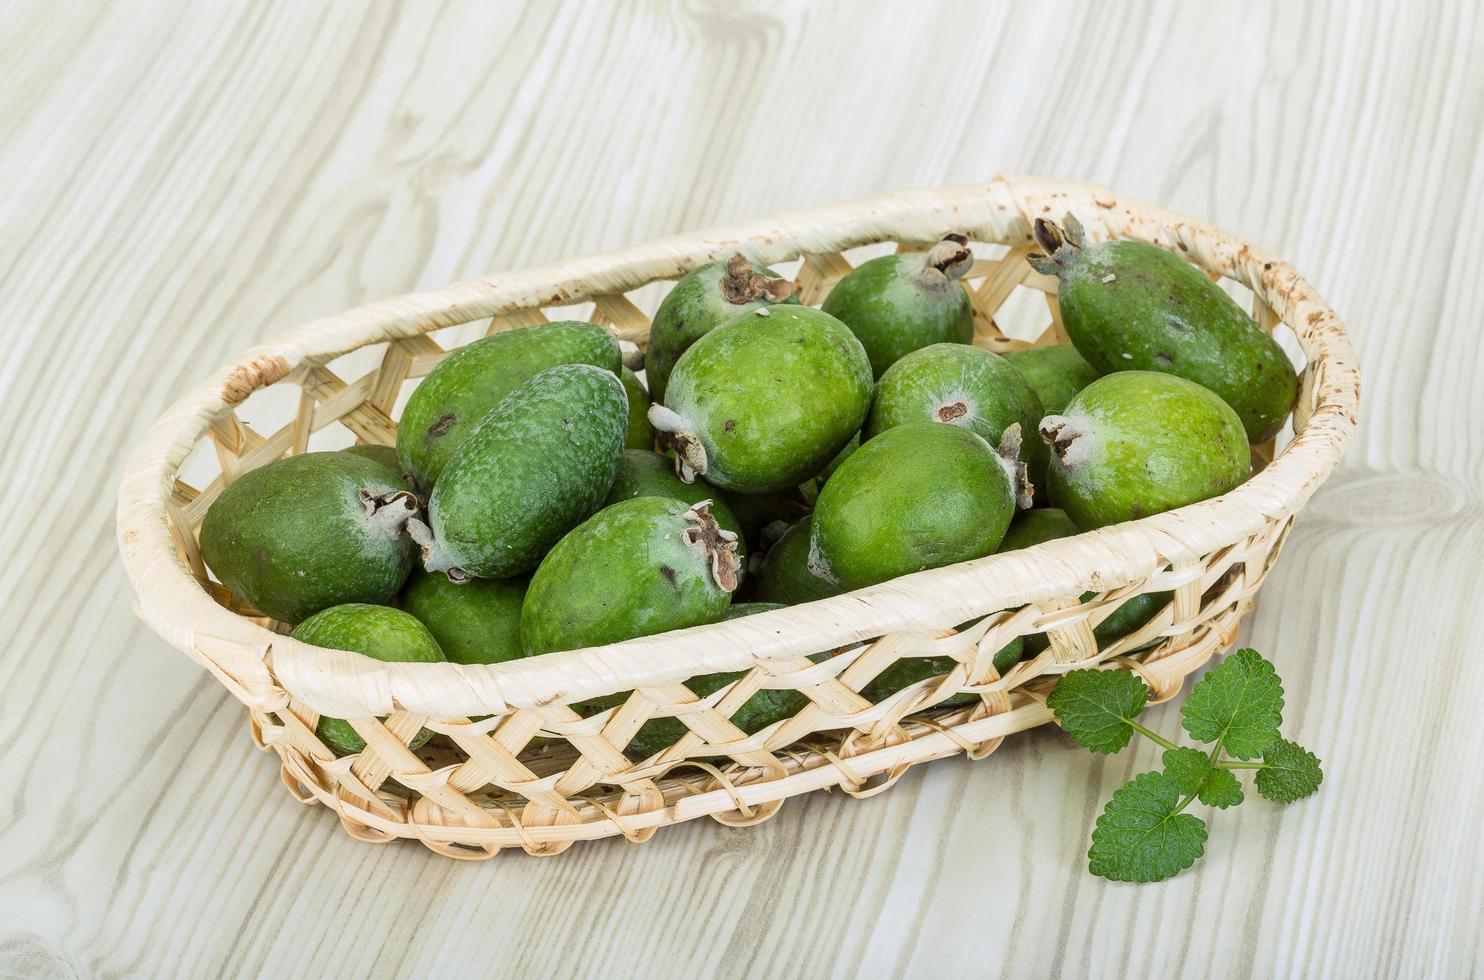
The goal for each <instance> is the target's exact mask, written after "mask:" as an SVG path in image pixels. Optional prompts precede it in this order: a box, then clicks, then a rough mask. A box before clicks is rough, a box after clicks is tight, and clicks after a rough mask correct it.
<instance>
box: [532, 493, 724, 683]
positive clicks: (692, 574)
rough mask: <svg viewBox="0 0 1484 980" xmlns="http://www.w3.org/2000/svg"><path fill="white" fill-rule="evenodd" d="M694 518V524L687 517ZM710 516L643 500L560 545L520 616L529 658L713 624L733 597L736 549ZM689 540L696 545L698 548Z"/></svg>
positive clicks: (616, 508)
mask: <svg viewBox="0 0 1484 980" xmlns="http://www.w3.org/2000/svg"><path fill="white" fill-rule="evenodd" d="M688 515H695V516H688ZM727 534H728V532H725V531H721V530H720V528H719V527H718V526H717V524H716V522H715V520H714V519H713V518H711V517H710V515H709V514H706V513H705V512H704V508H700V507H697V508H694V509H692V508H691V505H690V504H686V503H683V502H681V501H678V500H668V499H666V498H663V497H635V498H633V499H632V500H625V501H623V502H621V503H617V504H614V505H613V506H611V507H606V508H604V509H603V510H601V511H599V512H598V513H597V514H596V515H594V516H593V517H591V518H589V519H588V520H587V521H585V522H583V523H582V524H580V525H578V526H577V527H576V528H574V529H573V530H572V532H571V533H570V534H568V535H567V536H566V537H564V538H562V540H561V541H559V542H557V545H556V547H554V548H552V549H551V553H550V554H548V555H547V556H546V557H545V558H544V559H542V561H541V567H540V568H538V569H536V574H535V575H533V576H532V577H531V587H530V589H529V590H527V592H526V601H525V605H524V606H523V607H522V609H521V625H520V632H521V642H522V643H523V644H524V646H525V649H526V653H527V654H529V655H534V654H540V653H551V652H553V651H557V650H575V649H577V648H579V647H589V646H599V645H601V644H605V643H617V642H619V641H621V640H627V639H631V638H633V637H636V636H647V635H649V634H651V633H664V632H667V631H669V630H676V629H682V628H684V627H687V626H701V625H704V624H706V623H714V622H716V621H717V620H719V619H721V617H722V616H723V615H724V614H725V613H726V611H727V606H728V605H730V604H731V600H732V597H731V591H730V589H729V588H727V587H726V586H727V585H728V584H730V586H731V587H732V588H735V585H736V582H735V579H734V578H732V579H731V580H730V582H728V581H727V580H728V577H729V574H730V575H732V576H734V575H735V572H736V562H737V557H736V544H735V542H734V541H732V542H728V541H726V540H725V537H726V536H727ZM691 538H698V539H699V540H697V541H695V542H694V543H693V542H692V541H690V540H689V539H691Z"/></svg>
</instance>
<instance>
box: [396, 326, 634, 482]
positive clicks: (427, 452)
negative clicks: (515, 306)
mask: <svg viewBox="0 0 1484 980" xmlns="http://www.w3.org/2000/svg"><path fill="white" fill-rule="evenodd" d="M559 364H591V365H593V366H594V367H600V368H602V369H604V370H605V371H612V372H614V373H615V374H616V373H617V372H618V371H619V369H620V368H621V366H622V357H621V354H620V351H619V347H618V341H616V340H614V339H613V336H612V335H611V334H609V333H608V331H607V330H605V329H603V328H602V327H600V326H598V325H597V324H595V323H584V322H581V321H577V320H564V321H560V322H556V323H543V324H539V325H536V326H531V327H521V328H519V329H517V330H508V331H505V332H504V333H497V334H494V335H493V336H490V337H485V338H483V339H480V340H476V341H474V342H473V343H472V344H469V345H468V346H466V347H462V348H460V349H459V350H456V351H454V352H453V353H452V354H449V355H448V357H446V358H444V359H443V360H442V361H440V362H439V363H438V366H437V367H435V368H433V370H432V371H431V372H429V374H428V376H427V377H426V378H424V379H423V381H422V383H421V384H420V385H418V386H417V388H416V389H415V390H414V391H413V392H412V397H411V398H410V399H408V402H407V407H406V408H405V409H403V410H402V420H401V423H400V425H399V426H398V429H397V456H398V458H399V459H400V460H401V461H402V468H403V469H404V470H406V471H407V474H408V475H409V476H410V477H412V479H413V481H414V482H415V483H416V484H417V486H418V487H419V488H421V489H422V490H423V491H427V490H429V489H431V488H432V487H433V485H434V484H435V483H436V482H437V480H438V477H439V475H440V474H441V473H442V472H443V468H444V467H445V466H447V465H448V461H449V460H450V459H452V458H453V455H454V452H455V451H456V450H457V449H458V448H459V447H460V446H461V445H463V442H464V440H465V439H467V438H468V437H469V434H470V433H471V432H473V431H474V427H475V426H476V425H477V424H478V423H479V421H480V420H481V419H483V418H484V416H485V415H487V414H488V413H489V412H490V411H491V410H492V409H493V408H494V407H495V406H496V405H498V404H500V401H501V400H502V399H503V398H504V397H505V396H506V395H508V394H510V393H511V392H512V391H514V390H515V389H516V388H517V387H519V386H520V385H522V384H524V383H525V382H527V381H529V380H530V379H531V378H534V377H535V376H536V375H538V374H540V373H541V372H542V371H545V370H546V369H548V368H552V367H556V366H557V365H559Z"/></svg>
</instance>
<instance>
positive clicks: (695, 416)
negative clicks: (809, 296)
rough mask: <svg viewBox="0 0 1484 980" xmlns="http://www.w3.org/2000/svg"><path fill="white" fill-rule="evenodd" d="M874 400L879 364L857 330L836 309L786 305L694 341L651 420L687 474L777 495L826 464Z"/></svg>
mask: <svg viewBox="0 0 1484 980" xmlns="http://www.w3.org/2000/svg"><path fill="white" fill-rule="evenodd" d="M760 314H762V315H760ZM870 405H871V366H870V364H869V362H868V361H867V360H866V352H865V350H864V349H862V348H861V345H860V341H858V340H856V339H855V335H854V334H852V333H851V332H850V330H849V329H847V328H846V326H845V325H844V324H843V323H841V322H840V321H839V320H836V319H835V318H834V317H832V316H829V315H828V314H825V313H821V312H820V311H818V310H816V309H812V308H810V307H807V306H788V305H783V306H773V307H767V308H764V309H761V310H757V311H755V312H753V313H744V314H743V315H741V316H740V317H736V318H734V319H732V320H729V321H727V322H726V323H724V324H722V325H721V326H719V327H717V328H716V329H714V330H712V331H711V332H710V333H708V334H706V335H705V336H704V337H702V338H701V339H700V340H698V341H696V342H695V343H694V344H692V345H691V347H690V349H689V350H687V351H686V352H685V353H684V354H682V355H681V356H680V360H679V361H678V362H676V364H675V371H674V373H672V374H671V375H670V384H669V387H668V388H667V389H666V391H665V403H664V407H663V408H662V407H661V406H655V408H654V409H653V410H651V412H650V421H651V422H653V423H654V424H655V428H656V429H659V430H660V432H661V434H662V435H661V439H662V440H667V444H669V445H671V446H673V447H674V448H675V450H676V454H677V457H678V458H677V460H676V465H677V472H679V473H680V476H681V479H691V478H693V477H694V476H695V475H701V476H704V477H706V480H707V482H709V483H711V484H712V485H713V486H717V487H721V488H722V489H724V490H733V491H737V492H739V493H769V492H773V491H778V490H788V489H792V488H794V487H797V486H798V485H799V484H801V483H803V482H804V481H805V480H807V479H809V478H810V477H812V476H814V475H815V474H816V473H818V472H819V471H820V470H822V469H824V467H825V465H826V464H828V463H829V462H830V460H831V459H833V458H834V457H835V454H836V453H838V452H839V451H840V450H841V449H843V448H844V447H845V444H846V443H847V442H849V441H850V437H851V436H853V435H855V433H856V432H857V431H858V430H859V429H860V427H861V423H862V422H864V421H865V419H866V411H867V410H868V409H869V408H870Z"/></svg>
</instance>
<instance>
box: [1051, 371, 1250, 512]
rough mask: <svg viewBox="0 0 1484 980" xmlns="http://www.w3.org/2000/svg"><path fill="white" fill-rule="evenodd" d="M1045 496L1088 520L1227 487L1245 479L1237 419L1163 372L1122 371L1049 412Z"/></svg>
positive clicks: (1156, 508) (1161, 506)
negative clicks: (1049, 447)
mask: <svg viewBox="0 0 1484 980" xmlns="http://www.w3.org/2000/svg"><path fill="white" fill-rule="evenodd" d="M1041 435H1042V438H1043V439H1046V440H1047V441H1048V442H1050V443H1051V445H1052V454H1051V466H1050V471H1049V475H1050V487H1051V499H1052V501H1053V502H1054V503H1056V504H1057V505H1058V506H1060V507H1061V508H1062V509H1063V510H1065V511H1066V512H1067V516H1068V517H1070V518H1071V519H1072V520H1073V521H1075V522H1076V523H1077V525H1078V526H1079V527H1082V528H1085V529H1089V530H1090V529H1092V528H1098V527H1105V526H1107V525H1109V524H1118V523H1121V522H1123V521H1134V520H1138V519H1139V518H1141V517H1148V516H1150V515H1151V514H1161V513H1163V512H1165V511H1167V510H1173V509H1174V508H1176V507H1183V506H1184V505H1186V504H1193V503H1195V502H1196V501H1198V500H1205V499H1206V498H1208V497H1215V496H1218V495H1220V494H1223V493H1226V492H1227V491H1228V490H1230V489H1232V488H1233V487H1235V486H1237V484H1239V483H1241V482H1242V481H1243V480H1245V479H1247V474H1248V473H1249V472H1250V471H1251V468H1252V467H1251V462H1252V460H1251V453H1250V451H1249V449H1248V446H1247V435H1246V433H1245V432H1244V431H1243V430H1242V420H1241V419H1239V418H1237V414H1236V412H1234V411H1232V409H1231V407H1230V406H1228V405H1227V404H1226V403H1225V402H1224V401H1222V400H1221V399H1220V398H1218V397H1217V396H1216V395H1215V394H1213V393H1212V392H1210V391H1209V390H1207V389H1205V388H1203V387H1201V386H1200V385H1198V384H1196V383H1194V382H1192V381H1186V380H1185V379H1184V378H1177V377H1175V376H1174V375H1171V374H1158V373H1156V372H1153V371H1123V372H1119V373H1117V374H1110V375H1107V376H1105V377H1102V378H1099V379H1098V380H1097V381H1094V382H1093V383H1092V384H1090V385H1088V386H1087V387H1086V388H1084V389H1082V391H1081V392H1079V393H1078V394H1077V397H1076V398H1073V399H1072V403H1071V404H1070V405H1068V406H1067V410H1066V413H1065V414H1064V415H1049V416H1047V417H1046V418H1045V419H1043V420H1042V422H1041Z"/></svg>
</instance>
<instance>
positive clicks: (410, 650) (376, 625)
mask: <svg viewBox="0 0 1484 980" xmlns="http://www.w3.org/2000/svg"><path fill="white" fill-rule="evenodd" d="M292 635H293V637H294V639H296V640H303V641H304V642H305V643H309V644H313V645H314V646H317V647H326V648H327V649H330V650H350V651H352V652H353V653H359V654H362V655H364V656H367V657H370V658H371V659H373V660H381V661H384V662H386V663H437V662H439V661H441V660H442V659H443V651H442V650H441V649H440V648H439V646H438V641H437V640H435V639H434V638H433V634H432V633H430V632H428V629H427V627H426V626H424V625H423V624H422V623H420V622H418V621H417V620H416V619H415V618H413V617H412V616H411V615H410V614H408V613H405V612H403V611H402V610H400V609H392V608H390V607H389V606H374V605H367V604H365V603H359V602H352V603H346V604H345V605H340V606H331V607H330V608H329V609H325V610H323V611H321V612H318V613H315V614H314V615H313V616H311V617H309V618H308V619H306V620H304V622H302V623H300V624H299V625H298V626H296V627H295V628H294V632H293V634H292ZM314 731H315V734H316V735H318V736H319V739H320V741H321V742H324V743H325V744H326V745H328V746H329V747H330V748H331V749H334V750H335V752H336V753H337V754H339V755H354V754H355V753H357V752H359V751H361V750H362V749H364V748H365V747H366V740H365V739H363V738H361V736H360V735H359V734H358V733H357V732H356V730H355V729H354V728H352V727H350V723H349V722H347V721H344V720H342V719H340V718H326V717H324V716H321V717H320V720H319V724H318V725H317V726H316V727H315V730H314ZM431 737H432V732H430V731H428V730H427V729H423V730H422V731H420V732H418V733H417V735H416V736H414V737H413V739H412V742H411V748H414V749H416V748H419V747H421V746H422V745H423V743H424V742H426V741H427V740H428V739H429V738H431Z"/></svg>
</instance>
